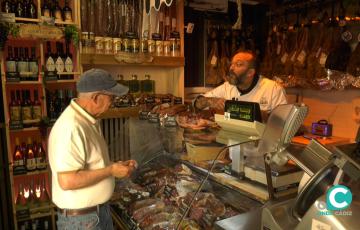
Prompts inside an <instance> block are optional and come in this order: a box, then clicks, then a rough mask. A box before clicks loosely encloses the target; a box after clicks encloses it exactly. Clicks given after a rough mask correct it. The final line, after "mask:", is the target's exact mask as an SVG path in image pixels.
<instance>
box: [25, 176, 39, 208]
mask: <svg viewBox="0 0 360 230" xmlns="http://www.w3.org/2000/svg"><path fill="white" fill-rule="evenodd" d="M34 188H35V187H34V180H33V179H32V180H31V181H30V184H29V197H28V202H27V204H28V207H29V208H34V207H36V206H37V198H36V195H35V190H34Z"/></svg>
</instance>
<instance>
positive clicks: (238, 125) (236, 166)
mask: <svg viewBox="0 0 360 230" xmlns="http://www.w3.org/2000/svg"><path fill="white" fill-rule="evenodd" d="M299 111H302V113H304V115H305V116H306V114H307V107H306V106H295V105H282V106H279V107H278V108H276V109H275V110H274V111H273V113H274V114H272V116H271V117H272V119H271V117H269V120H268V122H267V124H265V123H263V122H262V118H261V112H260V106H259V104H258V103H254V102H244V101H236V100H228V101H226V102H225V110H224V115H220V114H215V121H216V123H217V124H218V125H219V126H220V127H221V128H222V129H221V131H220V132H219V133H218V135H217V138H216V140H217V142H220V143H223V144H225V145H227V146H229V154H230V156H231V158H232V163H231V170H229V172H228V173H230V174H232V175H236V176H238V177H240V178H248V179H250V180H253V181H257V182H260V183H262V184H265V185H267V184H268V181H267V177H266V173H265V163H264V157H263V155H264V153H263V151H269V149H266V148H268V147H269V146H268V144H271V145H272V146H271V147H275V146H277V145H279V141H280V140H281V141H282V144H283V143H284V141H285V142H286V144H289V143H290V141H291V138H292V137H293V136H294V134H295V132H296V131H295V132H291V133H288V131H289V130H292V129H294V128H293V127H292V126H293V125H294V124H293V120H292V119H293V118H294V116H295V114H296V113H298V112H299ZM305 116H301V118H302V119H303V118H304V117H305ZM289 121H292V122H290V123H291V125H288V126H286V125H285V123H289ZM302 121H303V120H300V121H299V122H298V123H297V124H295V126H296V127H295V129H296V130H297V128H299V126H300V125H301V123H302ZM284 128H286V130H287V132H286V131H284V130H283V129H284ZM278 131H279V132H278ZM281 135H283V136H284V135H285V136H286V135H290V139H289V138H287V139H286V138H285V137H282V136H281ZM264 138H266V140H263V139H264ZM289 140H290V141H289ZM261 146H262V147H261ZM264 146H266V147H264ZM270 168H271V171H270V173H271V178H272V187H273V189H274V191H275V192H280V191H283V190H287V189H288V188H294V187H296V186H297V185H298V183H299V181H300V180H301V177H302V175H303V171H302V170H300V169H299V168H298V167H296V166H294V165H284V164H283V165H282V166H278V165H276V164H271V165H270Z"/></svg>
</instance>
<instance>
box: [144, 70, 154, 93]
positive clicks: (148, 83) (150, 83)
mask: <svg viewBox="0 0 360 230" xmlns="http://www.w3.org/2000/svg"><path fill="white" fill-rule="evenodd" d="M141 92H142V93H147V94H154V93H155V81H154V80H150V75H149V74H146V75H145V80H142V81H141Z"/></svg>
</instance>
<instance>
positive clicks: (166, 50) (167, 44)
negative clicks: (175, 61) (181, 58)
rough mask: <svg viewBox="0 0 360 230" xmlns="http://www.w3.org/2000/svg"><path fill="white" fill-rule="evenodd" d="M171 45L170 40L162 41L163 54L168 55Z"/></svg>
mask: <svg viewBox="0 0 360 230" xmlns="http://www.w3.org/2000/svg"><path fill="white" fill-rule="evenodd" d="M170 53H171V46H170V41H164V56H170Z"/></svg>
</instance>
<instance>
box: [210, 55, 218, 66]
mask: <svg viewBox="0 0 360 230" xmlns="http://www.w3.org/2000/svg"><path fill="white" fill-rule="evenodd" d="M216 62H217V57H216V56H215V55H213V56H212V58H211V61H210V64H211V65H216Z"/></svg>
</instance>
